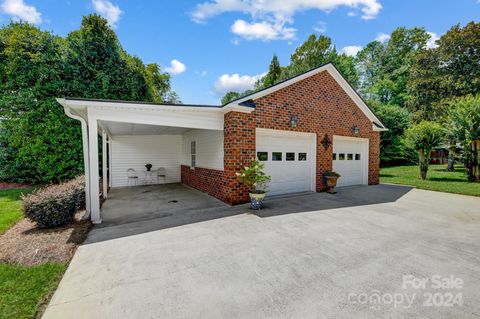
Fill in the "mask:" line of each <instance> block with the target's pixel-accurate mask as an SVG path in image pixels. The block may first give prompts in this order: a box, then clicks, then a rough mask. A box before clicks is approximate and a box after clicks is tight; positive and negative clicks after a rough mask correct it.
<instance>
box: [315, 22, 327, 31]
mask: <svg viewBox="0 0 480 319" xmlns="http://www.w3.org/2000/svg"><path fill="white" fill-rule="evenodd" d="M313 31H315V32H318V33H325V32H327V24H326V23H325V22H322V21H320V22H317V24H315V26H314V27H313Z"/></svg>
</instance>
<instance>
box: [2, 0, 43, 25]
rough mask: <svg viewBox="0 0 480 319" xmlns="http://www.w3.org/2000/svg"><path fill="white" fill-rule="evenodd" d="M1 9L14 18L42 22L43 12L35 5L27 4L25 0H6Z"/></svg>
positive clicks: (35, 22) (34, 22)
mask: <svg viewBox="0 0 480 319" xmlns="http://www.w3.org/2000/svg"><path fill="white" fill-rule="evenodd" d="M0 11H1V12H3V13H5V14H8V15H10V16H12V17H13V19H14V20H24V21H27V22H30V23H33V24H39V23H41V22H42V14H41V13H40V12H38V10H37V9H36V8H35V7H34V6H30V5H27V4H25V3H24V2H23V0H4V1H3V2H2V4H1V5H0Z"/></svg>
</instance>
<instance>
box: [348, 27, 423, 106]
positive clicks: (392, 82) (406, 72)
mask: <svg viewBox="0 0 480 319" xmlns="http://www.w3.org/2000/svg"><path fill="white" fill-rule="evenodd" d="M429 38H430V35H429V34H428V33H427V32H426V30H425V29H424V28H411V29H407V28H404V27H401V28H397V29H395V30H394V31H393V32H392V33H391V35H390V40H388V41H387V42H386V43H380V42H378V41H373V42H371V43H369V44H368V45H367V46H366V47H365V48H364V49H363V50H362V51H360V52H359V53H358V54H357V57H356V62H357V68H358V72H359V74H360V92H361V93H362V94H363V95H364V96H365V97H367V98H369V99H373V100H376V101H378V102H381V103H384V104H394V105H398V106H400V107H405V106H406V104H407V102H408V101H409V99H410V96H409V94H408V90H407V84H408V82H409V79H410V69H411V67H412V64H413V63H414V60H415V57H416V56H417V55H418V54H419V53H421V52H423V51H424V50H425V48H426V44H427V41H428V39H429Z"/></svg>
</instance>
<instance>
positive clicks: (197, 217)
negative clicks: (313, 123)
mask: <svg viewBox="0 0 480 319" xmlns="http://www.w3.org/2000/svg"><path fill="white" fill-rule="evenodd" d="M144 187H145V186H144ZM145 189H146V188H142V187H136V188H134V190H129V191H127V190H121V191H116V192H115V191H113V192H112V196H109V200H108V201H107V202H106V203H105V206H104V207H103V209H102V214H103V218H104V222H103V223H102V224H101V225H97V226H95V227H94V229H93V230H92V231H91V232H90V234H89V236H88V238H87V240H86V241H85V243H84V244H92V243H97V242H101V241H105V240H111V239H115V238H121V237H126V236H133V235H138V234H142V233H147V232H151V231H156V230H161V229H167V228H171V227H178V226H183V225H188V224H193V223H199V222H204V221H208V220H213V219H218V218H224V217H230V216H234V215H239V214H244V213H252V212H253V211H252V210H250V208H249V204H244V205H238V206H228V205H226V204H224V203H223V202H221V201H219V200H217V199H215V198H213V197H210V196H208V195H207V194H204V193H202V192H200V191H197V190H194V189H191V188H188V187H186V186H184V185H181V184H174V185H172V186H171V187H170V188H164V189H160V188H150V189H148V191H145ZM411 189H412V187H407V186H398V185H375V186H354V187H345V188H339V189H337V193H336V194H328V193H302V194H293V195H288V196H274V197H270V198H268V197H267V199H266V200H265V207H264V209H262V210H260V211H255V212H254V213H255V215H257V216H258V217H260V218H266V217H272V216H278V215H285V214H295V213H303V212H310V211H321V210H327V209H336V208H343V207H355V206H363V205H373V204H381V203H388V202H395V201H396V200H398V199H399V198H401V197H402V196H403V195H405V194H406V193H408V192H409V191H410V190H411ZM173 198H175V199H181V200H178V202H176V203H174V204H173V205H172V203H169V201H171V200H175V199H173ZM139 207H141V208H142V209H140V208H139Z"/></svg>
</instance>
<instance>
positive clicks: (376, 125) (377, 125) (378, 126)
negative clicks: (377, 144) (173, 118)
mask: <svg viewBox="0 0 480 319" xmlns="http://www.w3.org/2000/svg"><path fill="white" fill-rule="evenodd" d="M323 71H327V72H328V73H329V74H330V75H331V76H332V77H333V78H334V79H335V81H337V83H338V84H339V85H340V86H341V87H342V89H343V90H344V91H345V92H346V93H347V94H348V96H349V97H350V98H351V99H352V100H353V102H355V104H356V105H357V106H358V107H359V108H360V110H362V112H363V113H364V114H365V115H366V116H367V118H368V119H369V120H370V121H371V122H372V129H373V130H374V131H379V132H381V131H388V129H387V128H385V125H383V124H382V122H381V121H380V120H379V119H378V118H377V117H376V116H375V114H374V113H373V112H372V110H370V108H369V107H368V106H367V104H365V102H364V101H363V99H362V98H361V97H360V96H359V95H358V93H357V92H356V91H355V90H354V89H353V88H352V86H351V85H350V84H349V83H348V82H347V80H345V78H344V77H343V76H342V75H341V74H340V72H338V70H337V69H336V68H335V66H334V65H333V64H332V63H327V64H325V65H323V66H320V67H318V68H315V69H313V70H311V71H308V72H306V73H303V74H300V75H298V76H296V77H293V78H291V79H289V80H286V81H283V82H280V83H278V84H275V85H273V86H271V87H268V88H266V89H264V90H261V91H258V92H256V93H252V94H250V95H246V96H244V97H241V98H239V99H237V100H233V101H231V102H230V103H228V104H226V105H225V106H224V108H234V107H238V106H242V105H241V104H242V103H244V102H247V101H250V100H256V99H258V98H261V97H263V96H266V95H268V94H271V93H273V92H275V91H278V90H280V89H283V88H285V87H287V86H289V85H292V84H293V83H296V82H299V81H302V80H304V79H306V78H308V77H311V76H313V75H315V74H317V73H320V72H323Z"/></svg>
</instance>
